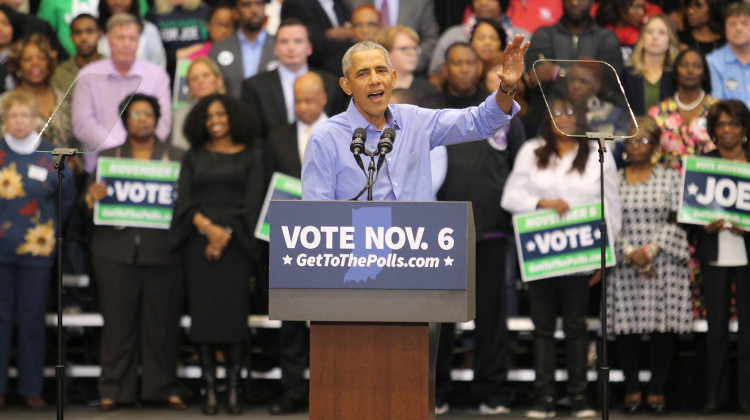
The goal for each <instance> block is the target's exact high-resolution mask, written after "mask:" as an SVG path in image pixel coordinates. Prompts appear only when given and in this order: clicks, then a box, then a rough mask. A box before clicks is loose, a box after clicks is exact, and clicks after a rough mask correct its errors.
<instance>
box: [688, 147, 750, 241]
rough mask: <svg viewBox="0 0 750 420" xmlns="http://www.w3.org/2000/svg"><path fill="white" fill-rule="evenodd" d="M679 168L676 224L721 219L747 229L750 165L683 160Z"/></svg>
mask: <svg viewBox="0 0 750 420" xmlns="http://www.w3.org/2000/svg"><path fill="white" fill-rule="evenodd" d="M682 167H683V169H684V171H683V173H682V187H681V188H680V212H679V213H678V216H677V221H678V222H680V223H689V224H694V225H706V224H708V223H711V222H713V221H714V220H716V219H725V220H727V221H730V222H734V223H735V224H736V225H738V226H741V227H742V228H743V229H750V163H744V162H733V161H731V160H726V159H718V158H707V157H698V156H686V157H685V158H684V162H683V165H682Z"/></svg>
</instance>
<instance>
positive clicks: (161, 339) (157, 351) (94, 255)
mask: <svg viewBox="0 0 750 420" xmlns="http://www.w3.org/2000/svg"><path fill="white" fill-rule="evenodd" d="M119 108H120V110H121V118H122V122H123V125H124V126H125V128H126V132H127V134H126V136H127V138H126V139H125V143H124V144H123V145H121V146H117V147H114V148H112V149H107V150H105V151H103V152H101V153H100V156H102V157H108V158H118V159H119V158H123V159H135V160H155V161H162V162H168V161H179V160H180V159H181V158H182V151H181V150H178V149H176V148H174V147H172V146H170V145H168V144H165V143H163V142H162V141H160V140H159V139H158V138H157V134H156V126H157V123H158V121H159V117H160V114H161V112H160V109H159V102H158V100H157V99H156V98H155V97H153V96H148V95H142V94H135V95H133V97H132V98H126V99H125V100H124V101H123V102H122V103H120V105H119ZM92 178H93V176H92ZM107 188H108V186H107V184H105V183H103V182H93V183H91V184H90V185H89V188H88V191H87V193H86V196H85V201H86V207H87V208H88V211H89V214H93V210H94V204H95V203H96V202H97V201H100V200H103V199H105V198H107V196H108V193H107ZM110 188H111V187H110ZM90 246H91V261H92V269H93V274H94V278H95V279H96V282H97V285H98V288H97V289H98V291H99V302H100V310H101V313H102V318H104V325H103V326H102V339H101V366H102V373H101V376H100V377H99V396H100V400H99V409H101V410H102V411H111V410H113V409H115V408H116V405H117V404H132V403H134V402H136V401H137V400H138V396H137V395H138V389H139V386H138V370H139V367H140V371H141V386H140V397H141V400H142V401H151V402H166V403H167V406H168V407H169V408H171V409H176V410H184V409H185V404H184V403H183V402H182V399H181V398H180V396H179V388H178V386H177V378H176V372H177V345H178V340H179V334H180V326H179V319H180V315H181V314H182V303H183V296H184V292H183V267H182V261H181V259H180V255H179V254H178V253H176V252H171V251H170V250H169V247H168V243H167V231H166V230H163V229H149V228H141V227H126V228H122V227H114V226H103V225H102V226H99V225H97V226H94V228H93V230H92V233H91V242H90Z"/></svg>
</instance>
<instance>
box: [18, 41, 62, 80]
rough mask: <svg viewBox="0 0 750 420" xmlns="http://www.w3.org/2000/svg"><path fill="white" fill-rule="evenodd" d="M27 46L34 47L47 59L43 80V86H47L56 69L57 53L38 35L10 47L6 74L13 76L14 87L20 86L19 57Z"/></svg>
mask: <svg viewBox="0 0 750 420" xmlns="http://www.w3.org/2000/svg"><path fill="white" fill-rule="evenodd" d="M28 45H36V47H37V48H39V50H40V51H41V52H42V54H44V56H45V58H47V76H46V77H45V78H44V84H45V85H47V86H49V81H50V80H51V79H52V75H53V74H55V69H56V68H57V51H56V50H55V49H54V48H52V44H51V43H50V42H49V39H48V38H47V37H46V36H44V35H42V34H40V33H35V34H31V36H30V37H28V38H24V39H21V40H19V41H16V42H15V43H13V45H11V47H10V54H8V73H10V74H11V75H12V76H13V81H14V82H15V83H16V86H19V85H21V71H20V70H21V56H22V55H23V51H24V49H26V46H28Z"/></svg>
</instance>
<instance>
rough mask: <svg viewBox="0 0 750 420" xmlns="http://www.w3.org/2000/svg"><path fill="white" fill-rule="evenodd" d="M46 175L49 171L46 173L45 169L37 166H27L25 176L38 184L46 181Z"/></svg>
mask: <svg viewBox="0 0 750 420" xmlns="http://www.w3.org/2000/svg"><path fill="white" fill-rule="evenodd" d="M48 174H49V171H47V168H43V167H41V166H37V165H29V172H28V173H27V174H26V176H28V177H29V178H31V179H34V180H37V181H39V182H44V181H46V180H47V175H48Z"/></svg>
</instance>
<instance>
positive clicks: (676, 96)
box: [674, 89, 706, 111]
mask: <svg viewBox="0 0 750 420" xmlns="http://www.w3.org/2000/svg"><path fill="white" fill-rule="evenodd" d="M705 97H706V92H704V91H703V89H701V94H700V95H698V97H697V98H696V99H695V100H694V101H693V102H690V103H687V104H686V103H684V102H682V101H681V100H680V93H679V92H675V93H674V101H675V102H676V103H677V108H680V109H681V110H683V111H690V110H692V109H695V107H697V106H698V105H700V104H701V102H703V98H705Z"/></svg>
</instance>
